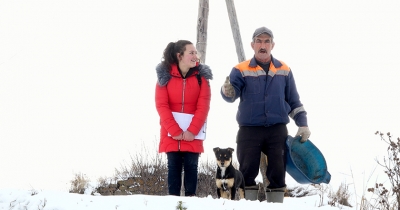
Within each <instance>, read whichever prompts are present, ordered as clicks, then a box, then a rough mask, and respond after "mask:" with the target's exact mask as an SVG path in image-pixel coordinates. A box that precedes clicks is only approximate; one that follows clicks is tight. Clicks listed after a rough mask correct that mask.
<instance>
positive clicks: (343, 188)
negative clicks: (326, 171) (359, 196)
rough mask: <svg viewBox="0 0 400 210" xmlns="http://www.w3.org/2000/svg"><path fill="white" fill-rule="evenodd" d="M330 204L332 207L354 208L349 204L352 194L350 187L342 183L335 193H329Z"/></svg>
mask: <svg viewBox="0 0 400 210" xmlns="http://www.w3.org/2000/svg"><path fill="white" fill-rule="evenodd" d="M328 198H329V201H328V204H329V205H331V206H337V207H341V206H348V207H352V206H351V205H350V203H349V198H350V192H349V186H348V185H347V184H345V183H341V184H340V186H339V189H338V190H337V191H336V193H335V192H332V191H331V192H329V194H328Z"/></svg>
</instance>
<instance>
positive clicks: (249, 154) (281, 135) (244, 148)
mask: <svg viewBox="0 0 400 210" xmlns="http://www.w3.org/2000/svg"><path fill="white" fill-rule="evenodd" d="M287 136H288V130H287V127H286V124H275V125H272V126H269V127H265V126H241V127H240V128H239V131H238V133H237V139H236V143H237V149H236V153H237V157H238V161H239V164H240V167H239V170H240V171H241V172H242V173H243V176H244V180H245V184H246V186H252V185H256V182H255V178H256V177H257V175H258V173H259V167H260V157H261V152H263V153H264V154H266V155H267V157H268V167H267V173H266V176H267V178H268V180H269V182H270V184H269V186H268V188H270V189H274V188H281V187H285V186H286V182H285V176H286V138H287Z"/></svg>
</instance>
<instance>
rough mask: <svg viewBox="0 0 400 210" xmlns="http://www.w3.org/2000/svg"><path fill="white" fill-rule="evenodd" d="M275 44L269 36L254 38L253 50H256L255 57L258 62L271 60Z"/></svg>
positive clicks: (262, 35)
mask: <svg viewBox="0 0 400 210" xmlns="http://www.w3.org/2000/svg"><path fill="white" fill-rule="evenodd" d="M274 45H275V43H274V42H273V40H272V38H271V37H270V36H269V35H268V34H261V35H259V36H257V37H255V38H254V40H253V42H251V48H253V50H254V55H255V57H256V59H257V60H258V61H261V62H263V63H266V62H269V61H270V60H271V51H272V49H273V48H274Z"/></svg>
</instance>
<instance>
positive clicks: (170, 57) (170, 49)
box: [161, 40, 193, 70]
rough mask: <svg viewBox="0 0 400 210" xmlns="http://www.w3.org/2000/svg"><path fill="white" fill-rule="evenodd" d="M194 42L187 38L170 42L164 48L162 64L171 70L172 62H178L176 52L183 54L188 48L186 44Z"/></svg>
mask: <svg viewBox="0 0 400 210" xmlns="http://www.w3.org/2000/svg"><path fill="white" fill-rule="evenodd" d="M188 44H193V43H192V42H190V41H187V40H179V41H177V42H170V43H168V45H167V47H166V48H165V50H164V54H163V60H162V62H161V63H162V64H163V65H164V66H166V67H167V68H168V70H171V64H178V63H179V61H178V58H177V57H176V54H177V53H179V55H183V52H185V50H186V45H188Z"/></svg>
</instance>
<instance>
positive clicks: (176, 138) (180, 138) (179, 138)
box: [172, 133, 183, 140]
mask: <svg viewBox="0 0 400 210" xmlns="http://www.w3.org/2000/svg"><path fill="white" fill-rule="evenodd" d="M172 138H173V139H175V140H182V139H183V133H181V134H180V135H179V136H173V137H172Z"/></svg>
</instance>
